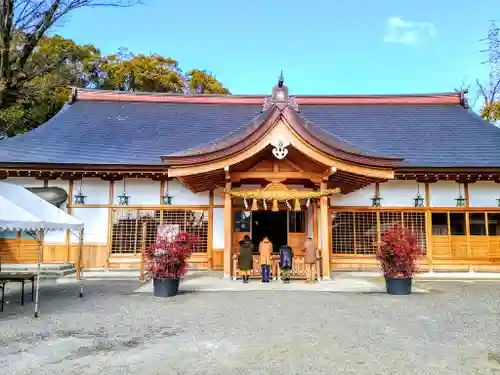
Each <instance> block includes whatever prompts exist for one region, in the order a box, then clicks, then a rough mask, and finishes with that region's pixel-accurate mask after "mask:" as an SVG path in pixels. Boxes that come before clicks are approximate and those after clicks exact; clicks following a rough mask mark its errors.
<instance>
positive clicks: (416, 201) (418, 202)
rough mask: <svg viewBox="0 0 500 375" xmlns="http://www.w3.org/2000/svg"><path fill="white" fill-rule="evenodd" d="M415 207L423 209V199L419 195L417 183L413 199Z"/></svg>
mask: <svg viewBox="0 0 500 375" xmlns="http://www.w3.org/2000/svg"><path fill="white" fill-rule="evenodd" d="M413 205H414V206H415V207H424V198H423V197H422V196H421V195H420V185H419V184H418V183H417V195H415V197H414V198H413Z"/></svg>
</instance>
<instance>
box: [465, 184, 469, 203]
mask: <svg viewBox="0 0 500 375" xmlns="http://www.w3.org/2000/svg"><path fill="white" fill-rule="evenodd" d="M464 198H465V207H470V206H469V184H468V183H467V182H466V183H465V184H464Z"/></svg>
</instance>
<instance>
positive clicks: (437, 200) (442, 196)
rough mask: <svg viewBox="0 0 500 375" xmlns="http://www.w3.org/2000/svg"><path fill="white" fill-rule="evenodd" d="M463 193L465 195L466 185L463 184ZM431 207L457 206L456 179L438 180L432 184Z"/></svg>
mask: <svg viewBox="0 0 500 375" xmlns="http://www.w3.org/2000/svg"><path fill="white" fill-rule="evenodd" d="M460 188H461V190H462V195H463V196H464V197H465V193H464V187H463V185H461V187H460ZM430 194H431V207H456V205H457V201H456V200H455V198H456V197H457V196H458V184H457V183H456V182H455V181H438V182H436V183H432V184H430ZM469 195H470V192H469Z"/></svg>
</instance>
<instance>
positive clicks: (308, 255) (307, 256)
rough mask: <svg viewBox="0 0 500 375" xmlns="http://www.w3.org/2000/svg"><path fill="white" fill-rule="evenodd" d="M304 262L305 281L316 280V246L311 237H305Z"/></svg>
mask: <svg viewBox="0 0 500 375" xmlns="http://www.w3.org/2000/svg"><path fill="white" fill-rule="evenodd" d="M304 263H305V266H306V283H308V284H310V283H315V282H316V246H314V241H313V239H312V237H307V239H306V242H305V243H304Z"/></svg>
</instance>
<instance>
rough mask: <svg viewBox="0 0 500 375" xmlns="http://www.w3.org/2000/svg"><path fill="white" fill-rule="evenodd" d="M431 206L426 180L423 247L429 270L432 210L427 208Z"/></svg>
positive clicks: (428, 185) (430, 267)
mask: <svg viewBox="0 0 500 375" xmlns="http://www.w3.org/2000/svg"><path fill="white" fill-rule="evenodd" d="M430 206H431V188H430V184H429V183H428V182H426V183H425V207H426V210H425V248H426V253H427V262H428V267H429V272H433V271H434V269H433V267H432V212H431V211H430V210H429V207H430Z"/></svg>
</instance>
